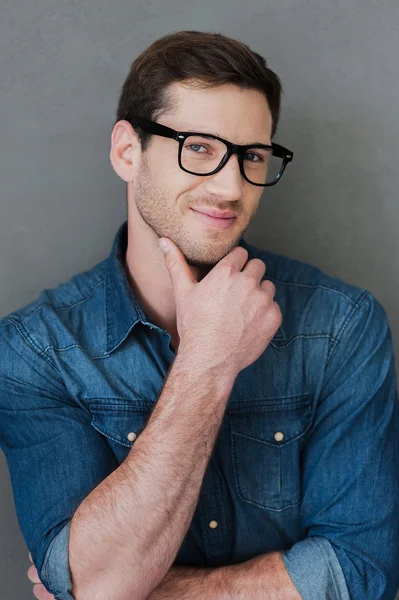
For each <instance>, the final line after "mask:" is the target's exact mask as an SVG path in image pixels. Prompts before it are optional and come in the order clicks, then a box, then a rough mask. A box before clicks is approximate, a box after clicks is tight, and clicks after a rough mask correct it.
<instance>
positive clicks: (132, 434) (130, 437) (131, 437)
mask: <svg viewBox="0 0 399 600" xmlns="http://www.w3.org/2000/svg"><path fill="white" fill-rule="evenodd" d="M136 437H137V433H135V432H134V431H130V432H129V433H128V434H127V439H128V440H129V442H134V440H135V439H136Z"/></svg>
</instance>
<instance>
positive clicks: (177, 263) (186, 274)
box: [158, 238, 197, 298]
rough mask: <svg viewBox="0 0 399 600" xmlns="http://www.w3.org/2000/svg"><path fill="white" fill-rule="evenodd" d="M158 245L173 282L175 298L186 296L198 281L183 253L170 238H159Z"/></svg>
mask: <svg viewBox="0 0 399 600" xmlns="http://www.w3.org/2000/svg"><path fill="white" fill-rule="evenodd" d="M164 242H166V244H167V247H166V245H165V247H163V246H164V244H163V243H164ZM158 243H159V247H160V248H161V250H162V252H163V255H164V259H165V263H166V267H167V269H168V271H169V275H170V278H171V280H172V286H173V291H174V294H175V298H177V297H179V298H180V297H181V296H185V295H186V294H187V292H188V291H189V290H190V289H191V288H192V286H193V284H194V283H197V281H196V279H195V277H194V275H193V274H192V272H191V269H190V267H189V266H188V264H187V261H186V259H185V256H184V254H183V252H182V251H181V250H180V248H178V247H177V246H176V244H175V243H174V242H172V240H170V239H169V238H159V240H158Z"/></svg>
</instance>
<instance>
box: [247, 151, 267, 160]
mask: <svg viewBox="0 0 399 600" xmlns="http://www.w3.org/2000/svg"><path fill="white" fill-rule="evenodd" d="M248 155H250V156H255V157H257V158H258V159H259V160H250V162H264V160H265V159H264V157H263V156H261V155H260V154H256V153H255V152H246V153H245V160H247V158H246V157H247V156H248Z"/></svg>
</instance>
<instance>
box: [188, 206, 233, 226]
mask: <svg viewBox="0 0 399 600" xmlns="http://www.w3.org/2000/svg"><path fill="white" fill-rule="evenodd" d="M190 210H191V211H192V212H193V213H194V215H196V216H197V217H199V218H200V219H201V221H202V222H203V223H204V224H205V225H207V226H209V227H212V228H214V229H229V227H231V226H232V225H233V224H234V222H235V220H236V215H235V214H234V213H232V212H231V211H226V212H222V213H221V212H220V211H215V210H213V209H208V208H207V209H205V210H206V211H207V212H206V213H205V212H202V210H204V209H202V210H197V209H195V208H190ZM210 213H212V215H214V214H215V213H216V214H217V215H223V217H215V216H211V214H210ZM231 215H233V216H231Z"/></svg>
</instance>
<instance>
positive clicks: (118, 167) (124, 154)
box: [109, 119, 141, 183]
mask: <svg viewBox="0 0 399 600" xmlns="http://www.w3.org/2000/svg"><path fill="white" fill-rule="evenodd" d="M140 154H141V144H140V139H139V136H138V135H137V133H136V131H135V130H134V128H133V127H132V125H131V123H129V122H128V121H125V120H124V119H122V120H120V121H118V122H117V123H115V125H114V128H113V130H112V134H111V150H110V153H109V159H110V161H111V164H112V167H113V169H114V171H115V173H116V174H117V175H119V177H120V178H121V179H123V181H126V183H127V182H129V181H133V179H134V170H135V166H136V165H137V163H138V162H139V161H138V159H139V156H140Z"/></svg>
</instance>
